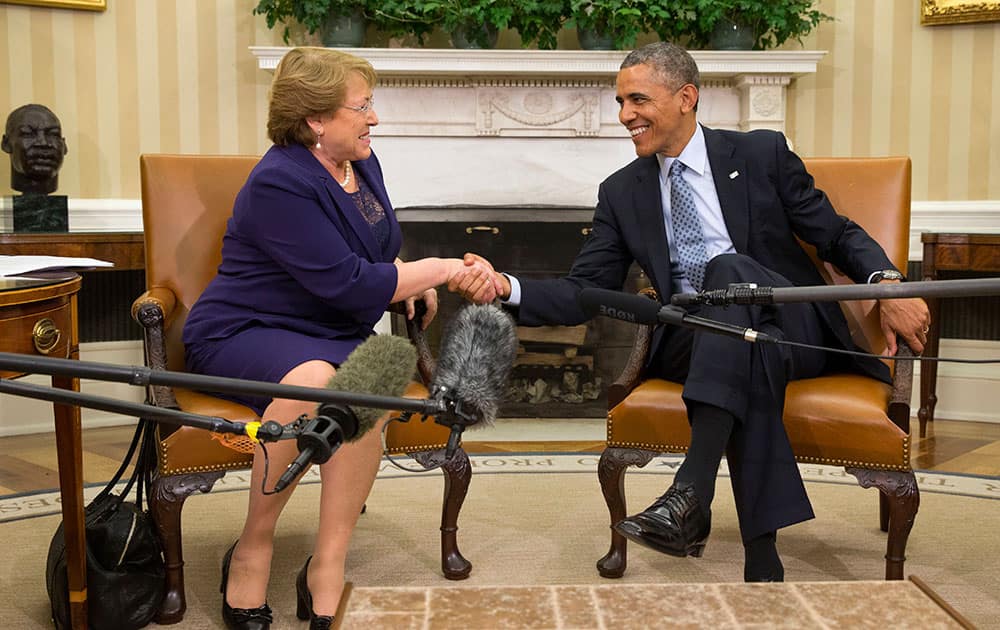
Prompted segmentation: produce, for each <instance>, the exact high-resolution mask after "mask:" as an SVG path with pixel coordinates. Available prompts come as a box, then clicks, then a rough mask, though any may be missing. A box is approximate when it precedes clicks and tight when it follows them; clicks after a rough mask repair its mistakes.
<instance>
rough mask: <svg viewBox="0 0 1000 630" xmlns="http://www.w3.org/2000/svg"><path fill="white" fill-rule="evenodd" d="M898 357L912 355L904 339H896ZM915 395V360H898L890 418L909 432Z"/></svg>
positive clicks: (893, 373) (893, 378)
mask: <svg viewBox="0 0 1000 630" xmlns="http://www.w3.org/2000/svg"><path fill="white" fill-rule="evenodd" d="M896 356H897V357H912V356H915V355H914V354H913V350H911V349H910V346H908V345H906V342H905V341H903V340H902V339H897V341H896ZM912 395H913V361H912V360H909V359H906V360H903V361H896V362H895V365H894V366H893V370H892V397H891V398H890V399H889V418H890V419H891V420H892V421H893V422H894V423H895V424H896V426H898V427H899V428H900V429H903V430H904V431H906V432H907V433H909V432H910V400H911V398H910V397H911V396H912Z"/></svg>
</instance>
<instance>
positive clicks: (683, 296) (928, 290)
mask: <svg viewBox="0 0 1000 630" xmlns="http://www.w3.org/2000/svg"><path fill="white" fill-rule="evenodd" d="M983 295H1000V278H971V279H965V280H927V281H921V282H900V283H894V282H892V283H884V282H882V283H877V284H843V285H839V284H831V285H819V286H806V287H761V286H758V285H756V284H753V283H741V284H731V285H729V287H728V288H726V289H713V290H709V291H699V292H698V293H677V294H674V295H672V296H671V297H670V303H671V304H673V305H675V306H689V305H694V304H707V305H711V306H725V305H728V304H780V303H790V302H840V301H844V300H892V299H898V298H911V297H920V298H941V297H970V296H983Z"/></svg>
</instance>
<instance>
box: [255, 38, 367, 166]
mask: <svg viewBox="0 0 1000 630" xmlns="http://www.w3.org/2000/svg"><path fill="white" fill-rule="evenodd" d="M351 73H357V74H358V75H360V76H361V77H362V78H363V79H364V80H365V81H367V83H368V87H369V88H372V87H375V80H376V75H375V69H374V68H372V65H371V64H370V63H368V61H366V60H365V59H362V58H360V57H355V56H354V55H351V54H348V53H345V52H341V51H339V50H330V49H328V48H313V47H301V48H293V49H292V50H289V51H288V52H287V53H285V56H284V57H282V59H281V61H280V62H279V63H278V67H277V68H276V69H275V71H274V80H272V81H271V102H270V105H269V108H268V114H267V137H268V138H270V139H271V142H273V143H274V144H277V145H280V146H288V145H290V144H302V145H305V146H311V145H312V144H313V143H314V142H315V141H316V138H315V134H314V133H313V131H312V129H310V128H309V124H308V123H306V118H307V117H309V116H318V115H321V114H329V113H332V112H334V111H336V110H337V109H338V108H340V107H341V106H342V105H343V104H344V98H345V97H346V93H347V79H348V77H350V76H351Z"/></svg>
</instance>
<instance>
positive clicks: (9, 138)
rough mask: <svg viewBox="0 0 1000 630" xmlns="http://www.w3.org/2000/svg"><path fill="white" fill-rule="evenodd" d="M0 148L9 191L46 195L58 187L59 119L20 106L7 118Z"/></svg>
mask: <svg viewBox="0 0 1000 630" xmlns="http://www.w3.org/2000/svg"><path fill="white" fill-rule="evenodd" d="M0 148H2V149H3V151H4V153H9V154H10V187H11V188H13V189H14V190H18V191H21V192H22V193H26V194H39V195H48V194H50V193H53V192H55V190H56V188H57V187H58V185H59V168H60V167H61V166H62V163H63V157H64V156H65V155H66V152H67V149H66V139H65V138H64V137H63V135H62V126H61V125H60V124H59V119H58V118H56V115H55V114H53V113H52V110H50V109H49V108H48V107H45V106H44V105H37V104H34V103H33V104H30V105H22V106H21V107H18V108H17V109H15V110H14V111H12V112H11V113H10V115H9V116H7V125H6V127H5V129H4V134H3V142H2V144H0Z"/></svg>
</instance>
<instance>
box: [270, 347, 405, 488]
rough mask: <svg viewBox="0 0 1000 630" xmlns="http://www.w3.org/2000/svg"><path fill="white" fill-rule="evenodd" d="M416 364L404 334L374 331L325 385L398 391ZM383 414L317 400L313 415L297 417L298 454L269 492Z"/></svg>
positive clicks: (359, 390) (361, 432)
mask: <svg viewBox="0 0 1000 630" xmlns="http://www.w3.org/2000/svg"><path fill="white" fill-rule="evenodd" d="M416 367H417V352H416V350H415V349H414V348H413V346H412V345H411V344H410V342H409V341H408V340H406V339H404V338H403V337H396V336H393V335H374V336H371V337H369V338H368V339H366V340H365V341H364V342H362V343H361V344H360V345H359V346H358V347H357V348H355V349H354V351H353V352H351V354H350V355H349V356H348V357H347V360H345V361H344V362H343V363H342V364H341V366H340V367H339V368H338V369H337V372H336V374H334V375H333V376H332V377H331V378H330V381H329V382H328V383H327V384H326V387H327V389H334V390H338V391H344V392H355V393H363V394H374V395H378V396H393V397H399V396H402V394H403V390H405V389H406V384H407V383H409V382H410V379H411V378H412V377H413V373H414V371H415V370H416ZM384 413H385V411H384V410H382V409H375V408H372V407H355V406H348V405H343V404H338V403H329V402H327V403H321V404H320V405H319V406H318V408H317V409H316V417H315V418H306V417H305V416H303V417H301V418H299V419H298V420H296V422H300V423H302V424H301V428H300V432H299V434H298V437H297V438H296V445H297V446H298V448H299V455H298V457H296V458H295V460H294V461H292V463H291V464H289V465H288V468H287V469H285V472H283V473H282V474H281V477H280V478H279V479H278V482H277V483H276V484H275V485H274V492H281V491H282V490H284V489H285V488H287V487H288V486H289V485H290V484H291V483H292V482H293V481H295V479H296V477H298V476H299V475H300V474H301V473H302V471H303V470H305V469H306V467H307V466H308V465H309V464H310V463H314V464H322V463H324V462H326V461H327V460H328V459H330V456H332V455H333V453H334V451H336V450H337V449H338V448H339V447H340V445H341V444H342V443H344V442H354V441H356V440H359V439H361V438H362V437H363V436H364V435H365V434H366V433H368V431H370V430H371V429H372V428H373V427H374V426H375V423H376V422H377V421H378V419H379V418H380V417H381V416H382V415H383V414H384Z"/></svg>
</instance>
